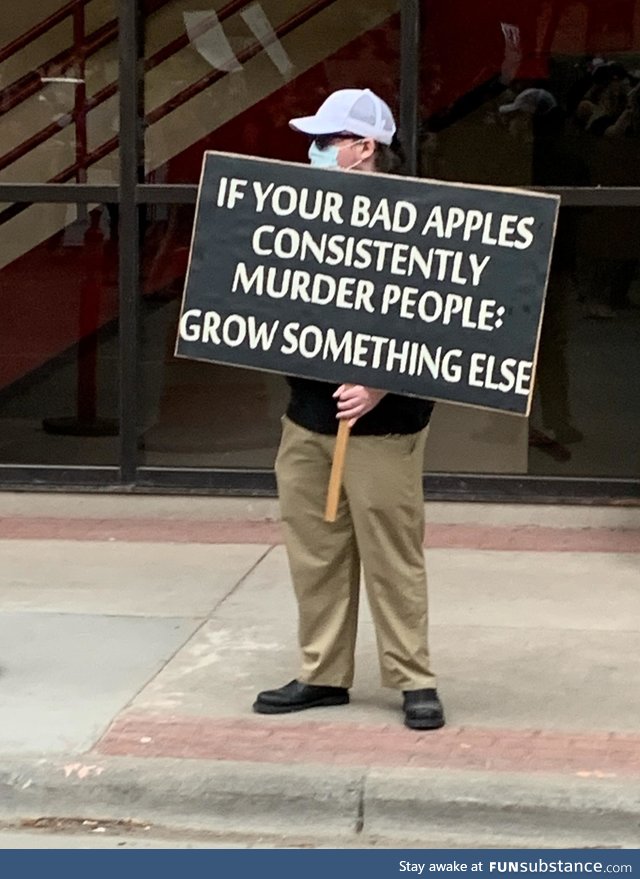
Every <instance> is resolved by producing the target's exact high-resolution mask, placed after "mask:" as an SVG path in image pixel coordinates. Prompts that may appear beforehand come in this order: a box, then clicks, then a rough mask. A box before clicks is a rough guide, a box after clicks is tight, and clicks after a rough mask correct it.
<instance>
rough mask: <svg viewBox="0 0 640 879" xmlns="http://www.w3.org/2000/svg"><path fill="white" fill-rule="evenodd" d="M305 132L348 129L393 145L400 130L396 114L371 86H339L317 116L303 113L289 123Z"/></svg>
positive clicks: (329, 132) (336, 131)
mask: <svg viewBox="0 0 640 879" xmlns="http://www.w3.org/2000/svg"><path fill="white" fill-rule="evenodd" d="M289 125H290V126H291V128H293V129H294V130H295V131H302V133H303V134H311V135H314V134H318V135H319V134H339V133H340V132H342V131H348V132H350V133H351V134H359V135H360V137H372V138H373V139H374V140H377V141H379V142H380V143H386V144H390V143H391V141H392V140H393V135H394V134H395V132H396V123H395V122H394V120H393V113H392V112H391V110H390V109H389V106H388V105H387V104H385V102H384V101H383V100H382V98H379V97H378V96H377V95H376V94H374V93H373V92H372V91H371V90H370V89H339V90H338V91H337V92H333V93H332V94H330V95H329V97H328V98H327V99H326V100H325V101H324V103H323V104H322V105H321V106H320V108H319V109H318V111H317V112H316V114H315V116H301V117H300V118H298V119H292V120H291V121H290V122H289Z"/></svg>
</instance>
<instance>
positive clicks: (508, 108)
mask: <svg viewBox="0 0 640 879" xmlns="http://www.w3.org/2000/svg"><path fill="white" fill-rule="evenodd" d="M519 109H520V107H518V105H517V104H503V105H502V107H498V112H499V113H513V112H514V111H515V110H519Z"/></svg>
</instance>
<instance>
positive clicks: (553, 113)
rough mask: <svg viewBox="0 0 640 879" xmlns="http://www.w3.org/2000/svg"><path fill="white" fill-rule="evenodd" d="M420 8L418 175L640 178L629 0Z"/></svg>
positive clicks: (499, 1)
mask: <svg viewBox="0 0 640 879" xmlns="http://www.w3.org/2000/svg"><path fill="white" fill-rule="evenodd" d="M422 5H423V13H424V15H423V19H424V21H425V30H424V34H423V38H424V40H425V43H426V46H425V48H426V51H424V52H423V53H422V55H421V58H422V59H423V69H422V89H421V113H420V115H421V120H422V128H423V134H422V138H421V163H422V173H423V174H425V175H429V176H436V177H442V178H446V179H451V180H462V181H469V182H471V181H474V182H487V183H497V184H499V183H501V184H506V185H508V184H534V185H542V186H544V185H563V186H587V185H590V186H593V185H609V186H618V185H621V186H622V185H624V186H637V185H638V182H639V181H640V170H639V163H638V161H637V158H638V137H639V136H640V103H639V91H638V87H639V85H640V4H638V2H637V0H621V2H618V3H600V2H598V0H585V2H582V3H569V2H566V0H553V2H546V0H537V2H533V3H527V4H519V5H515V4H513V3H508V2H505V0H491V2H489V3H483V4H476V5H473V4H469V3H467V2H466V0H453V2H451V3H447V4H437V3H433V2H431V0H425V2H424V3H423V4H422ZM463 13H464V14H463ZM471 45H473V51H471V50H470V48H471Z"/></svg>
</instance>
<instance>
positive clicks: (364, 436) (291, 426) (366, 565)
mask: <svg viewBox="0 0 640 879" xmlns="http://www.w3.org/2000/svg"><path fill="white" fill-rule="evenodd" d="M290 125H291V127H292V128H293V129H294V130H295V131H299V132H302V133H304V134H307V135H308V136H310V137H311V146H310V149H309V158H310V161H311V164H312V165H314V166H316V167H323V168H331V169H341V170H343V171H350V170H357V171H364V172H367V173H370V174H371V173H375V172H381V171H382V172H389V171H392V170H395V167H396V165H397V164H398V159H397V151H396V149H395V144H396V140H395V132H396V125H395V122H394V119H393V115H392V113H391V110H390V109H389V107H388V106H387V104H386V103H385V102H384V101H382V100H381V99H380V98H379V97H378V96H377V95H376V94H374V93H373V92H371V91H370V90H369V89H341V90H339V91H337V92H334V93H333V94H331V95H330V96H329V97H328V98H327V99H326V101H325V102H324V103H323V104H322V106H321V107H320V108H319V110H318V111H317V112H316V113H315V115H313V116H307V117H303V118H299V119H293V120H292V121H291V122H290ZM289 383H290V386H291V400H290V403H289V407H288V409H287V414H286V417H285V418H284V420H283V425H284V426H283V435H282V441H281V444H280V448H279V451H278V457H277V461H276V475H277V480H278V491H279V497H280V505H281V511H282V520H283V524H284V528H285V536H286V546H287V553H288V558H289V565H290V569H291V575H292V579H293V584H294V589H295V593H296V598H297V602H298V611H299V641H300V647H301V650H302V669H301V672H300V674H299V676H298V678H297V679H295V680H293V681H291V682H290V683H289V684H286V685H285V686H283V687H280V688H279V689H275V690H267V691H264V692H261V693H259V694H258V696H257V699H256V701H255V703H254V706H253V707H254V710H255V711H256V712H258V713H262V714H280V713H287V712H292V711H300V710H303V709H306V708H313V707H316V706H328V705H342V704H345V703H347V702H349V688H350V687H351V685H352V682H353V674H354V652H355V639H356V628H357V620H358V601H359V591H360V585H359V584H360V566H361V564H362V567H363V569H364V577H365V583H366V587H367V593H368V597H369V603H370V606H371V612H372V616H373V619H374V623H375V627H376V637H377V645H378V654H379V664H380V670H381V677H382V683H383V685H384V686H387V687H391V688H394V689H397V690H400V691H402V693H403V711H404V718H405V723H406V725H407V726H409V727H411V728H413V729H437V728H439V727H441V726H443V724H444V712H443V709H442V705H441V703H440V700H439V698H438V693H437V690H436V681H435V677H434V675H433V673H432V671H431V668H430V663H429V651H428V646H427V583H426V575H425V567H424V555H423V535H424V503H423V495H422V465H423V454H424V447H425V441H426V436H427V430H428V423H429V418H430V415H431V410H432V408H433V404H432V403H431V402H429V401H427V400H422V399H414V398H409V397H402V396H397V395H394V394H390V393H385V392H383V391H379V390H376V389H374V388H369V387H364V386H362V385H350V384H342V385H340V386H339V387H337V388H336V387H335V386H334V385H331V384H329V383H326V382H321V381H312V380H310V379H301V378H291V379H289ZM340 421H346V422H347V423H348V424H349V426H350V427H351V428H352V430H351V433H352V436H351V439H350V441H349V446H348V451H347V459H346V468H345V473H344V478H343V492H342V496H341V498H340V502H339V506H338V511H337V517H336V521H335V522H326V521H325V520H324V517H323V514H324V504H325V498H326V491H327V484H328V482H329V474H330V471H331V464H332V456H333V451H334V446H335V436H336V433H337V428H338V424H339V422H340Z"/></svg>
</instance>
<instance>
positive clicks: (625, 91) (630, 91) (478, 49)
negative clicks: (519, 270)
mask: <svg viewBox="0 0 640 879" xmlns="http://www.w3.org/2000/svg"><path fill="white" fill-rule="evenodd" d="M421 11H422V28H423V32H422V39H423V47H424V48H423V51H422V53H421V63H422V69H421V88H420V101H419V107H420V112H419V117H420V154H419V165H420V169H421V173H422V175H424V176H430V177H435V178H443V179H448V180H455V181H460V182H471V183H486V184H497V185H523V184H524V185H538V186H594V185H607V186H618V185H620V186H637V185H638V180H639V179H640V177H639V175H640V163H639V162H638V145H639V144H640V141H639V139H638V138H639V137H640V3H639V2H637V0H616V2H610V3H600V2H598V0H580V2H574V0H571V2H567V0H552V2H548V0H534V2H531V3H520V4H514V3H512V2H508V0H488V2H485V3H481V4H472V3H469V2H467V0H452V2H449V3H446V4H441V3H436V2H432V0H425V2H423V3H422V4H421ZM639 219H640V209H634V208H625V209H620V208H580V209H578V208H564V209H563V210H562V211H561V214H560V222H559V226H558V233H557V237H556V243H555V248H554V257H553V265H552V273H551V279H550V283H549V287H548V291H547V301H546V309H545V317H544V321H543V325H542V333H541V340H540V350H539V357H538V366H537V376H536V392H535V395H534V403H533V408H532V412H531V417H530V419H528V420H527V419H522V418H518V417H514V416H509V415H501V414H493V413H489V412H481V411H478V410H476V411H474V410H471V409H468V408H461V407H453V406H444V405H441V404H438V405H437V406H436V411H435V415H434V419H433V425H432V431H431V435H430V438H429V445H428V448H427V458H426V461H427V468H428V469H430V470H438V471H448V472H468V473H512V474H531V475H536V476H546V475H553V476H587V477H631V478H637V477H638V476H640V456H639V455H638V451H637V450H638V445H639V442H640V423H639V422H638V410H637V406H635V407H634V405H633V404H632V403H631V401H632V400H636V399H640V379H639V378H638V376H639V375H640V344H639V343H640V277H639V271H638V269H639V267H640V266H639V262H640V261H639V257H638V253H639V251H638V243H637V231H636V228H637V227H636V225H635V223H636V221H638V220H639Z"/></svg>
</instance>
